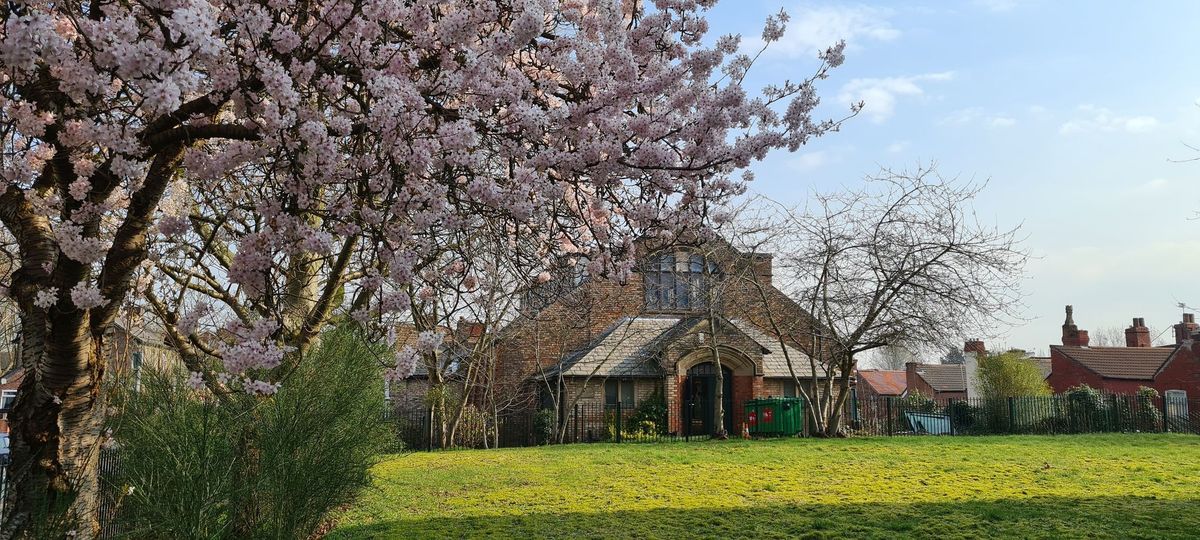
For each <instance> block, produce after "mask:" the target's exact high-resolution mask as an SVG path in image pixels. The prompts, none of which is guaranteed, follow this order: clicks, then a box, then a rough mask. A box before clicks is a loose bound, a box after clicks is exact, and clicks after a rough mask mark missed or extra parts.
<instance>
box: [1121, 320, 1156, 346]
mask: <svg viewBox="0 0 1200 540" xmlns="http://www.w3.org/2000/svg"><path fill="white" fill-rule="evenodd" d="M1125 346H1126V347H1149V346H1150V329H1149V328H1146V319H1143V318H1141V317H1135V318H1134V319H1133V325H1132V326H1130V327H1129V328H1126V329H1125Z"/></svg>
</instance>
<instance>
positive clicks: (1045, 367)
mask: <svg viewBox="0 0 1200 540" xmlns="http://www.w3.org/2000/svg"><path fill="white" fill-rule="evenodd" d="M1029 360H1030V361H1032V362H1033V363H1034V364H1035V365H1037V367H1038V371H1041V372H1042V378H1043V379H1045V378H1046V377H1049V376H1050V370H1051V368H1050V365H1051V364H1050V357H1049V356H1030V357H1029Z"/></svg>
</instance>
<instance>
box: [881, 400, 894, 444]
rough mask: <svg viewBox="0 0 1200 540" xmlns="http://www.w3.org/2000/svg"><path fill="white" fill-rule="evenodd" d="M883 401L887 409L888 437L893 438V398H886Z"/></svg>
mask: <svg viewBox="0 0 1200 540" xmlns="http://www.w3.org/2000/svg"><path fill="white" fill-rule="evenodd" d="M883 399H884V401H883V403H884V405H885V408H886V409H887V433H888V437H891V436H892V398H891V397H885V398H883Z"/></svg>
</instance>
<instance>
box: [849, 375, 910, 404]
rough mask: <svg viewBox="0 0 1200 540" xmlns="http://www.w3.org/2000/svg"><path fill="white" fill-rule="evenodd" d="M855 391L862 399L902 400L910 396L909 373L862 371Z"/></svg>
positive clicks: (858, 376)
mask: <svg viewBox="0 0 1200 540" xmlns="http://www.w3.org/2000/svg"><path fill="white" fill-rule="evenodd" d="M856 379H857V383H856V384H855V385H854V391H855V393H856V395H857V396H858V397H859V398H860V399H876V398H881V397H893V398H900V397H904V396H906V395H908V372H906V371H900V370H887V369H860V370H858V374H857V377H856Z"/></svg>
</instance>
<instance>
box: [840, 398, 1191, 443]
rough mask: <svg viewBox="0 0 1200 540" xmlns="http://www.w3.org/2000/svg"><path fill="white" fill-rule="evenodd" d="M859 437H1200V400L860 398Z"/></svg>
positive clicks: (853, 428) (854, 427)
mask: <svg viewBox="0 0 1200 540" xmlns="http://www.w3.org/2000/svg"><path fill="white" fill-rule="evenodd" d="M854 409H855V414H854V415H853V417H852V421H851V422H850V425H849V429H850V433H851V434H853V435H864V436H898V435H1009V434H1031V435H1058V434H1069V433H1135V432H1142V433H1147V432H1149V433H1154V432H1180V433H1196V434H1200V400H1192V401H1183V400H1179V401H1169V400H1165V399H1163V398H1161V397H1151V396H1146V395H1133V394H1129V395H1125V394H1095V395H1083V396H1080V395H1069V394H1061V395H1056V396H1037V397H1009V398H998V399H987V398H974V399H955V398H944V399H930V398H924V397H920V396H911V397H906V398H889V397H879V398H867V399H861V398H860V399H856V400H855V404H854Z"/></svg>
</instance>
